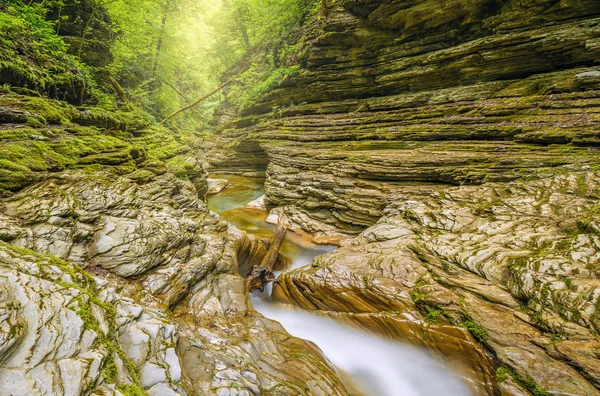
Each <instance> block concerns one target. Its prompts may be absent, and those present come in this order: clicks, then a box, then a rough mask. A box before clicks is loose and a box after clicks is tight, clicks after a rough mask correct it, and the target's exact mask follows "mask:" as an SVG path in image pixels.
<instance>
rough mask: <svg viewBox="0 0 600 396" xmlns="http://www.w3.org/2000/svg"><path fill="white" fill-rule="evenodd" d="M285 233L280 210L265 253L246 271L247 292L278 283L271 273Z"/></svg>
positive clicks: (283, 218)
mask: <svg viewBox="0 0 600 396" xmlns="http://www.w3.org/2000/svg"><path fill="white" fill-rule="evenodd" d="M286 233H287V227H286V226H285V216H284V215H283V212H282V213H280V214H279V219H278V221H277V230H276V231H275V235H273V238H271V241H270V243H269V250H268V251H267V254H266V255H265V257H263V259H262V261H261V262H260V264H259V265H255V266H253V267H252V268H250V271H249V272H248V276H247V277H246V287H247V289H248V291H249V292H252V291H253V290H255V289H259V290H260V291H261V292H262V291H264V289H265V285H266V284H267V283H269V282H273V283H275V284H278V281H277V278H276V277H275V274H274V273H273V266H274V265H275V262H276V261H277V256H278V255H279V249H281V244H282V243H283V240H284V239H285V234H286Z"/></svg>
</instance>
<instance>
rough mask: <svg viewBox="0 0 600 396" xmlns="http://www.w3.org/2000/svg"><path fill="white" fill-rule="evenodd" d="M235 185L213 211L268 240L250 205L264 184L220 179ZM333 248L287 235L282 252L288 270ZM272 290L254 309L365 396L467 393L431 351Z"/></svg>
mask: <svg viewBox="0 0 600 396" xmlns="http://www.w3.org/2000/svg"><path fill="white" fill-rule="evenodd" d="M219 177H221V178H225V179H227V180H229V182H230V183H231V185H230V186H229V187H228V188H226V189H225V190H223V191H222V192H221V193H219V194H216V195H212V196H210V197H208V206H209V208H210V210H211V211H213V212H216V213H218V214H220V216H221V218H222V219H224V220H226V221H228V222H230V223H232V224H234V225H235V226H236V227H238V228H240V229H243V230H245V231H247V232H250V233H253V234H256V235H260V236H263V237H266V238H269V237H270V236H272V234H273V231H274V230H275V226H274V225H271V224H268V223H267V222H266V218H267V212H266V211H264V210H261V209H255V208H247V207H245V205H246V204H247V203H249V202H250V201H253V200H255V199H257V198H259V197H260V196H261V195H263V193H264V181H263V180H261V179H252V178H246V177H241V176H234V175H221V176H219ZM334 249H335V247H334V246H320V245H314V244H312V243H310V240H309V239H307V238H306V237H302V236H299V235H297V234H294V233H292V232H288V234H287V236H286V239H285V241H284V243H283V245H282V248H281V252H282V253H283V254H284V255H285V256H286V257H288V258H289V259H290V260H291V266H290V268H289V269H288V270H290V269H294V268H299V267H302V266H304V265H307V264H309V263H310V262H311V261H312V259H313V258H314V257H316V256H318V255H320V254H324V253H327V252H329V251H332V250H334ZM270 291H271V287H270V285H269V286H268V287H267V288H266V290H265V292H264V293H260V292H259V291H255V292H254V293H253V295H252V297H251V300H252V305H253V306H254V308H255V309H256V310H257V311H258V312H260V313H261V314H263V315H264V316H265V317H268V318H270V319H273V320H276V321H278V322H279V323H281V324H282V325H283V327H285V329H286V330H287V331H288V332H289V333H290V334H292V335H294V336H296V337H300V338H303V339H305V340H310V341H312V342H313V343H315V344H316V345H317V346H318V347H319V348H320V349H321V350H322V351H323V353H324V354H325V355H326V356H327V358H328V359H329V361H330V362H331V363H333V365H335V366H336V367H337V368H338V369H339V371H340V373H342V374H343V375H342V377H345V378H348V379H349V380H350V381H351V382H352V384H351V386H352V387H353V388H354V389H356V390H358V391H359V392H360V393H361V394H362V395H364V396H433V395H435V396H463V395H469V394H470V393H469V391H468V388H467V387H466V386H465V385H464V384H463V383H462V382H461V381H460V380H458V379H457V378H456V377H454V376H453V375H452V374H451V372H450V371H449V370H447V369H446V368H444V367H443V366H442V365H441V364H440V363H439V362H438V361H437V360H435V359H434V358H432V357H431V356H430V355H429V353H428V352H427V351H426V350H421V349H417V348H415V347H412V346H410V345H407V344H402V343H397V342H391V341H388V340H385V339H383V338H379V337H377V336H374V335H371V334H368V333H366V332H362V331H359V330H356V329H353V328H350V327H347V326H345V325H342V324H340V323H337V322H335V321H334V320H332V319H328V318H324V317H322V316H317V315H314V314H311V313H310V312H307V311H302V310H299V309H295V308H294V307H291V306H288V305H285V304H279V303H275V302H273V301H271V299H270Z"/></svg>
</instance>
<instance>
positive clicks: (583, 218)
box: [274, 172, 600, 395]
mask: <svg viewBox="0 0 600 396" xmlns="http://www.w3.org/2000/svg"><path fill="white" fill-rule="evenodd" d="M599 192H600V177H598V174H597V173H591V172H565V174H564V175H560V176H554V177H548V178H544V179H542V180H539V181H535V182H529V183H523V182H513V183H508V184H495V183H492V184H488V185H486V186H481V187H460V188H451V189H447V190H445V191H443V192H433V193H431V194H430V195H429V196H428V197H426V198H421V199H414V197H412V196H410V195H408V196H406V195H398V196H395V197H394V200H395V202H396V204H394V205H391V206H389V207H388V209H387V214H386V215H385V216H384V217H383V218H382V219H381V220H380V221H379V222H378V223H377V224H376V225H374V226H373V227H371V228H368V229H367V230H365V231H364V232H363V233H362V234H361V235H360V236H359V237H358V238H355V239H353V240H352V241H350V242H349V243H348V244H347V246H344V247H342V248H340V249H338V250H337V251H335V252H332V253H329V254H327V255H324V256H321V257H319V258H317V259H316V260H315V261H314V262H313V263H312V265H311V267H307V268H303V269H299V270H295V271H292V272H289V273H286V274H284V275H282V277H281V278H280V280H281V281H282V285H281V287H278V288H276V289H275V292H274V293H275V296H276V297H277V298H279V299H280V300H283V301H287V302H292V303H294V304H297V305H300V306H301V307H304V308H306V309H311V310H319V311H320V312H323V313H327V314H330V315H332V316H334V317H338V318H344V319H345V320H347V321H350V322H354V323H356V324H359V325H361V326H364V327H367V328H370V329H373V330H376V331H379V332H380V333H382V334H384V335H387V336H388V337H393V338H396V339H402V340H407V341H410V342H413V343H416V344H419V345H427V346H429V347H430V348H432V349H433V350H434V351H437V352H439V353H440V354H441V355H442V356H443V357H444V358H446V359H449V360H450V361H452V363H453V365H456V360H458V361H459V363H460V359H461V358H462V359H465V358H466V360H468V362H471V363H475V366H473V365H472V366H471V367H470V369H468V370H467V374H466V375H468V376H469V375H470V378H471V379H473V378H474V377H473V374H476V373H479V374H480V377H479V379H478V380H479V381H480V384H481V386H480V387H479V388H478V389H477V390H478V393H480V394H486V393H488V394H493V393H494V390H493V386H491V387H490V388H488V389H485V387H484V385H483V384H485V383H486V381H487V380H489V377H487V375H488V374H489V372H488V369H489V368H490V366H485V365H482V364H481V361H482V360H481V355H484V354H483V352H481V351H479V350H478V348H477V347H476V346H474V345H473V344H477V343H476V342H475V341H474V340H473V338H472V337H469V336H467V335H465V331H466V330H467V329H468V330H469V331H470V332H471V333H472V334H473V336H474V337H475V338H477V339H478V340H479V342H480V343H481V344H482V345H484V346H485V347H487V348H489V350H491V351H492V352H493V354H494V356H495V359H497V362H498V363H499V364H500V368H499V369H498V371H497V376H496V378H498V379H499V380H500V384H499V385H498V386H499V390H501V391H502V394H527V392H525V391H521V392H523V393H519V392H516V393H515V392H513V391H511V390H510V389H508V387H507V386H508V385H510V387H514V386H518V387H521V388H525V389H527V390H528V391H529V392H532V393H533V394H536V395H537V394H551V395H596V394H600V391H599V390H598V389H600V372H599V371H598V367H600V359H599V356H598V353H597V351H598V346H599V343H598V333H599V331H600V321H599V320H600V279H599V275H600V212H598V198H599V197H600V195H599ZM461 328H462V329H463V332H462V333H461V332H459V329H461ZM452 339H454V340H453V341H451V342H449V340H452ZM457 345H460V347H459V348H458V349H457ZM477 354H479V355H480V359H478V360H474V359H472V356H476V355H477ZM483 361H484V362H485V361H486V360H485V359H483ZM464 363H465V362H463V366H464ZM490 363H491V364H492V365H491V367H492V368H493V366H494V365H495V363H492V362H491V361H488V364H490ZM467 366H468V365H467ZM469 370H470V371H469ZM469 372H470V373H471V374H469ZM498 373H499V374H498ZM476 379H477V378H476ZM506 380H508V381H509V382H508V383H506V382H503V381H506ZM536 389H537V390H538V393H535V391H536ZM543 392H546V393H543Z"/></svg>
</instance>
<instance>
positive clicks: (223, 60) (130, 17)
mask: <svg viewBox="0 0 600 396" xmlns="http://www.w3.org/2000/svg"><path fill="white" fill-rule="evenodd" d="M319 5H320V2H315V1H313V0H204V1H197V0H159V1H156V0H30V1H11V0H9V1H6V0H4V1H2V2H0V11H1V12H0V34H1V37H2V39H1V46H2V48H1V51H0V54H1V55H0V68H1V69H2V73H0V74H1V80H0V83H1V84H4V86H5V87H6V88H7V89H8V88H9V87H11V86H13V87H26V88H28V89H32V90H36V91H39V92H44V93H46V94H47V95H48V96H50V97H52V98H57V99H61V100H66V101H68V102H70V103H72V104H76V105H81V104H94V105H98V106H101V107H104V108H106V109H107V110H111V109H116V108H119V107H121V108H122V107H124V106H125V107H131V106H133V107H135V108H136V109H140V110H142V111H145V112H148V113H150V114H151V115H153V116H154V117H155V118H156V119H162V118H163V117H165V116H166V115H167V114H170V113H171V112H173V111H174V110H176V109H178V108H181V107H182V106H185V105H187V104H189V103H190V102H191V101H193V99H195V98H196V97H198V96H201V95H202V94H203V93H206V92H209V91H211V90H213V89H214V88H215V87H217V86H218V85H219V84H220V83H222V82H223V81H222V80H223V74H224V73H225V72H226V70H227V69H229V68H230V67H232V66H234V65H236V64H239V63H240V61H241V60H242V59H243V58H244V57H245V56H251V54H252V53H257V52H259V51H261V54H262V55H265V54H266V56H262V57H261V62H258V63H257V62H252V67H251V68H247V70H246V71H245V72H244V73H242V75H241V77H239V78H241V79H242V80H244V79H245V80H246V81H244V84H243V85H244V86H250V89H247V90H246V89H245V90H244V92H241V91H240V90H239V89H236V88H235V87H234V88H233V89H232V90H231V93H230V95H231V99H232V101H233V102H234V103H235V104H236V105H238V106H240V107H243V106H244V104H245V103H244V102H247V101H249V100H251V99H253V98H255V97H256V96H260V95H261V94H263V93H264V92H265V91H266V90H268V88H269V87H270V86H272V85H273V84H274V83H276V82H277V81H279V80H281V78H283V77H285V76H287V75H289V74H292V73H294V72H295V70H296V67H294V65H293V62H290V61H289V60H288V59H289V58H290V55H291V54H292V53H293V52H294V51H295V49H294V48H293V47H291V46H287V45H286V42H292V41H293V40H292V38H293V37H297V35H298V34H299V30H300V29H299V28H300V26H301V25H302V24H303V23H304V21H305V20H306V18H307V17H309V16H310V15H313V14H314V13H315V12H316V11H317V10H318V7H319ZM249 54H250V55H249ZM257 65H258V66H257ZM221 100H223V95H222V94H221V93H219V94H218V95H214V96H213V97H211V98H210V99H209V100H207V101H204V102H203V103H202V105H201V106H199V107H198V108H196V109H194V111H191V112H186V116H185V117H181V118H178V119H177V122H178V123H185V124H186V125H185V126H190V127H198V126H201V125H202V124H203V123H206V122H208V121H209V120H210V117H211V114H212V112H213V111H214V108H215V107H216V105H218V103H219V102H220V101H221Z"/></svg>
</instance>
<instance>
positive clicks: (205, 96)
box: [160, 80, 232, 125]
mask: <svg viewBox="0 0 600 396" xmlns="http://www.w3.org/2000/svg"><path fill="white" fill-rule="evenodd" d="M231 82H232V80H228V81H226V82H224V83H223V84H221V85H219V86H218V87H217V88H215V89H213V90H212V91H210V92H209V93H207V94H206V95H204V96H201V97H200V98H198V99H196V101H195V102H194V103H191V104H189V105H187V106H185V107H182V108H181V109H179V110H176V111H174V112H172V113H171V114H169V115H168V116H167V117H166V118H165V119H164V120H162V121H161V122H160V125H164V123H165V122H167V121H169V120H170V119H171V118H173V117H175V116H176V115H177V114H179V113H182V112H184V111H186V110H189V109H193V108H194V107H195V106H197V105H198V104H200V103H201V102H202V101H203V100H204V99H208V98H210V97H211V96H212V95H214V94H216V93H217V92H219V91H220V90H222V89H223V88H225V87H226V86H228V85H229V84H231Z"/></svg>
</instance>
